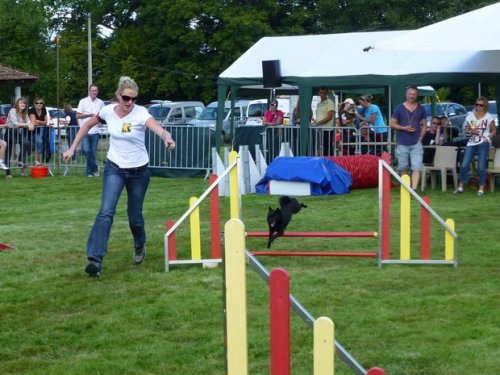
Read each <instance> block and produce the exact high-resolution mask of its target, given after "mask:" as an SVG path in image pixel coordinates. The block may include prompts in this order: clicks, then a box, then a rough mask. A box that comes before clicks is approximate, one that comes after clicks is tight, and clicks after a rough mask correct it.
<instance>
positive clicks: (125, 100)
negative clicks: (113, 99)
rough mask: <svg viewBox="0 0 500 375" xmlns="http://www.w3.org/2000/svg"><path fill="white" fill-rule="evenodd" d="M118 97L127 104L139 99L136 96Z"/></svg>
mask: <svg viewBox="0 0 500 375" xmlns="http://www.w3.org/2000/svg"><path fill="white" fill-rule="evenodd" d="M120 96H121V97H122V99H123V101H124V102H129V101H131V100H132V101H133V102H134V103H135V102H136V101H137V99H138V98H139V97H138V96H128V95H120Z"/></svg>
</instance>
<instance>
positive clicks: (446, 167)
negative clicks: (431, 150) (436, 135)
mask: <svg viewBox="0 0 500 375" xmlns="http://www.w3.org/2000/svg"><path fill="white" fill-rule="evenodd" d="M437 172H440V173H441V187H442V188H441V190H442V191H446V177H447V175H448V172H451V174H452V176H453V184H454V185H455V189H456V188H457V187H458V176H457V148H456V147H455V146H436V153H435V154H434V162H433V164H432V165H424V169H423V171H422V183H421V190H422V191H424V190H425V185H426V182H427V173H429V174H430V177H431V187H432V188H433V189H435V188H436V173H437Z"/></svg>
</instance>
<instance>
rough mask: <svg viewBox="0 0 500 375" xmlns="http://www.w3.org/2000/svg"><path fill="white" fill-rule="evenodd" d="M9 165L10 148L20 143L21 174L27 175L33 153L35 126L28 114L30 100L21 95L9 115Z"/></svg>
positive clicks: (19, 160)
mask: <svg viewBox="0 0 500 375" xmlns="http://www.w3.org/2000/svg"><path fill="white" fill-rule="evenodd" d="M7 127H8V130H7V158H6V160H7V165H9V159H10V150H14V149H15V145H16V144H19V145H20V147H21V150H20V152H19V157H18V160H17V165H18V166H19V167H21V176H26V167H27V161H28V156H29V155H30V154H31V142H30V138H31V133H32V132H33V130H34V126H33V124H32V123H31V121H30V118H29V116H28V102H27V101H26V99H25V98H23V97H20V98H18V99H17V100H16V104H15V105H14V108H11V109H10V111H9V114H8V116H7Z"/></svg>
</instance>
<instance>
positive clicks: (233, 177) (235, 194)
mask: <svg viewBox="0 0 500 375" xmlns="http://www.w3.org/2000/svg"><path fill="white" fill-rule="evenodd" d="M237 157H238V153H237V152H236V151H231V152H230V153H229V162H230V163H232V162H233V161H234V160H236V158H237ZM229 205H230V209H229V211H230V215H231V219H240V207H239V206H240V196H239V191H238V165H235V167H234V168H233V169H231V171H230V172H229Z"/></svg>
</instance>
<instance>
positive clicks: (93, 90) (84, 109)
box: [76, 85, 104, 177]
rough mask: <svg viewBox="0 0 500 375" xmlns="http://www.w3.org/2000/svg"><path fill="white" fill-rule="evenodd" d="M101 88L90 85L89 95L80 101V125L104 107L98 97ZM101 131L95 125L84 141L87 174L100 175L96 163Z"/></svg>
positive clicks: (78, 110)
mask: <svg viewBox="0 0 500 375" xmlns="http://www.w3.org/2000/svg"><path fill="white" fill-rule="evenodd" d="M98 93H99V88H98V87H97V86H96V85H90V87H89V96H87V97H86V98H83V99H82V100H80V103H78V109H77V110H76V112H77V118H78V119H79V120H80V127H81V126H82V125H83V124H85V123H86V122H87V121H88V120H89V118H90V117H93V116H95V115H97V114H98V113H99V111H100V110H101V108H103V107H104V102H103V101H102V100H101V99H99V98H98V97H97V94H98ZM99 137H100V131H99V127H98V126H94V127H93V128H92V129H90V131H89V132H88V134H87V135H86V136H85V138H84V139H83V141H82V151H83V153H84V154H85V156H86V157H87V171H86V173H87V176H88V177H98V176H99V169H98V167H97V163H96V157H97V146H98V144H99Z"/></svg>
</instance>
